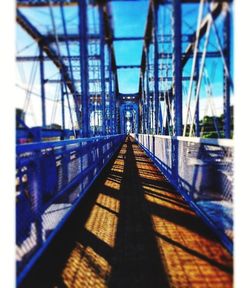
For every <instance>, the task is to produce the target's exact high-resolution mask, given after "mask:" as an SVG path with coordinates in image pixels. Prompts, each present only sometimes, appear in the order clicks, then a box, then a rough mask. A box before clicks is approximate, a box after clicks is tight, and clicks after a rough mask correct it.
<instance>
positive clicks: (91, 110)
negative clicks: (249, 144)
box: [16, 0, 233, 284]
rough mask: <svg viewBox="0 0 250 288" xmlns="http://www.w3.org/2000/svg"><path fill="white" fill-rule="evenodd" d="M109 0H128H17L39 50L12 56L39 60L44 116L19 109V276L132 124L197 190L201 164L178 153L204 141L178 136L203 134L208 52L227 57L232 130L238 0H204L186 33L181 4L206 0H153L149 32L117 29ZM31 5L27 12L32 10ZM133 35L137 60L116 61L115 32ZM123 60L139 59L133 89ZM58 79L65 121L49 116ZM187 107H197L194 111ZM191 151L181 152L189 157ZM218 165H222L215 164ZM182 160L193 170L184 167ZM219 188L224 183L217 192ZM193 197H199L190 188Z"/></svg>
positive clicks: (172, 173) (170, 173)
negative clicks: (41, 11)
mask: <svg viewBox="0 0 250 288" xmlns="http://www.w3.org/2000/svg"><path fill="white" fill-rule="evenodd" d="M112 1H126V0H107V1H101V0H53V1H47V0H17V14H16V21H17V23H18V25H19V26H20V27H21V28H22V29H23V30H24V31H25V32H27V34H28V35H29V36H30V37H31V38H32V40H33V41H34V42H35V43H36V45H37V47H38V51H39V53H38V55H25V54H22V55H19V54H18V55H17V57H16V60H17V63H18V64H20V63H24V64H26V65H28V64H30V63H38V64H39V66H38V67H39V89H40V92H39V97H40V99H41V106H40V107H39V108H40V110H41V115H42V117H41V123H40V125H34V126H29V125H27V123H26V121H25V113H26V111H21V114H19V115H17V117H16V119H17V133H16V136H17V155H16V156H17V194H16V199H17V246H18V251H19V252H18V253H19V255H18V271H17V272H18V275H19V276H18V284H19V283H21V282H22V279H23V278H24V277H25V275H26V274H27V273H28V272H29V269H30V268H31V267H32V265H33V264H34V263H35V261H36V259H37V257H39V255H40V254H39V253H41V251H43V250H44V249H45V248H46V245H48V243H49V241H50V239H52V238H53V235H55V234H56V233H57V231H58V229H60V227H61V226H62V223H63V221H65V219H66V218H65V215H70V213H71V212H72V209H74V207H75V205H77V203H78V201H80V199H81V198H82V196H83V195H84V194H85V192H86V191H87V189H88V188H89V187H90V185H91V184H92V183H93V181H94V179H96V177H97V176H98V175H99V173H100V171H101V170H102V169H103V167H104V166H105V165H106V163H107V161H108V160H109V159H110V158H111V156H112V155H114V152H115V151H116V150H117V149H118V147H119V145H120V144H121V143H122V141H123V140H124V139H125V135H126V134H128V133H134V137H135V138H136V139H137V141H138V142H139V143H140V144H141V145H142V147H143V148H144V149H145V150H146V151H147V153H148V154H149V156H150V157H152V159H153V161H154V162H155V163H156V164H157V165H158V166H159V167H160V168H161V169H162V171H163V170H164V171H163V173H165V175H166V176H167V177H168V178H169V179H170V180H171V182H172V183H173V184H174V185H175V186H176V188H177V189H179V190H181V191H182V190H185V189H184V188H185V185H186V186H188V187H189V190H188V193H191V188H193V187H191V186H192V183H191V182H192V179H191V178H190V175H191V174H192V173H191V172H193V170H192V169H194V167H195V169H196V170H197V169H198V168H197V167H196V166H197V165H196V164H195V165H196V166H195V165H193V166H192V167H191V168H190V167H186V166H185V165H184V164H183V163H182V161H181V160H180V159H179V158H178V156H179V153H180V151H181V152H182V153H184V152H183V151H186V150H187V151H191V152H192V151H194V149H193V150H192V149H191V148H192V147H193V146H195V145H196V146H197V147H198V146H199V145H198V144H197V143H200V142H199V141H200V138H195V139H196V140H194V138H189V139H192V141H194V142H193V143H196V144H192V143H191V142H189V140H187V139H186V138H185V139H184V138H183V139H182V138H178V137H179V136H188V135H189V136H196V137H201V136H202V129H203V128H204V127H203V126H202V123H201V121H200V112H201V111H200V102H201V97H200V94H201V93H200V86H201V83H203V82H202V81H204V82H205V84H206V87H207V91H208V92H207V94H208V95H209V97H211V94H212V93H211V85H212V84H213V83H211V82H212V81H211V79H212V75H207V74H208V73H207V71H206V69H205V68H206V63H207V62H206V61H208V60H209V59H210V60H211V59H220V61H222V62H223V71H222V73H223V95H222V96H223V108H224V109H223V131H219V129H218V123H217V121H218V119H217V118H216V117H214V126H215V129H216V131H217V134H218V137H219V138H220V137H222V134H224V138H228V139H229V138H231V133H232V115H231V113H232V110H231V96H232V93H233V80H232V79H233V77H232V73H231V71H232V63H231V60H232V45H231V34H232V1H226V0H225V1H219V0H217V1H210V0H209V1H207V4H206V9H204V10H203V13H202V14H201V15H202V17H201V19H200V23H198V21H197V23H198V24H197V27H196V29H195V30H192V32H190V33H186V32H185V33H184V31H182V26H183V23H184V20H185V15H184V14H183V7H184V6H185V5H187V4H189V3H192V4H193V5H194V4H195V5H196V8H197V7H198V6H199V7H201V5H202V3H203V2H204V1H200V0H161V1H160V0H150V1H149V9H148V15H147V22H146V29H145V35H144V37H137V36H134V35H129V36H127V37H115V35H114V31H113V26H112V21H111V20H112V17H111V16H112V11H111V5H110V2H112ZM136 1H140V0H136ZM37 7H40V8H44V7H47V8H48V9H49V11H50V15H51V20H52V23H54V25H51V27H50V29H49V31H44V30H42V29H40V27H36V25H35V24H34V21H33V20H32V17H29V15H32V11H33V10H32V9H36V8H37ZM69 7H74V8H75V9H77V16H76V18H77V29H75V30H77V31H75V30H74V31H71V30H70V27H69V25H68V23H67V19H66V17H65V14H67V13H66V12H67V9H68V8H69ZM55 9H59V11H60V14H58V15H60V16H59V17H60V20H61V23H62V28H61V29H60V30H57V27H56V25H55V19H54V12H53V11H54V10H55ZM28 10H30V11H29V12H30V13H27V11H28ZM164 13H165V14H164ZM166 15H168V16H166ZM218 19H220V20H221V19H222V21H218ZM53 21H54V22H53ZM164 21H168V25H165V26H164V25H163V22H164ZM217 22H219V23H217ZM164 23H165V22H164ZM218 25H220V27H219V29H218ZM221 26H223V27H221ZM162 27H163V28H162ZM210 29H211V30H212V31H213V33H214V34H213V35H214V36H213V37H214V39H216V45H215V46H216V49H215V50H214V49H211V47H210V48H207V47H209V46H207V47H206V39H207V38H208V37H209V33H210ZM221 31H223V32H222V33H221ZM137 40H143V51H142V56H141V63H140V65H134V64H130V63H127V64H126V65H117V64H116V58H115V51H114V41H137ZM51 64H52V65H54V67H56V69H57V71H58V75H59V76H58V77H57V78H53V77H48V73H47V72H48V71H47V70H48V68H47V67H48V65H51ZM190 67H192V68H191V69H190ZM126 68H127V69H133V68H140V80H139V87H138V92H137V93H134V94H122V93H120V91H119V83H118V72H117V71H118V69H126ZM184 84H185V85H186V84H188V85H189V87H190V89H189V91H188V93H187V95H185V96H187V98H188V96H190V97H192V96H193V94H194V96H195V100H194V101H193V102H192V101H191V100H190V103H189V104H187V107H186V106H185V103H184V92H185V89H184V88H185V85H184ZM53 85H54V86H56V85H58V87H59V97H58V99H59V100H58V102H59V103H60V115H61V123H60V125H58V124H57V125H55V123H52V122H49V120H48V107H47V104H46V103H47V100H48V93H47V91H48V87H52V86H53ZM54 86H53V87H54ZM193 87H194V88H193ZM32 93H33V94H35V93H34V92H32V91H31V90H29V89H27V95H29V96H30V95H31V94H32ZM192 103H194V104H192ZM192 105H193V106H192ZM191 106H192V107H191ZM186 110H187V117H186V118H185V115H184V114H185V113H184V112H186ZM189 110H190V111H189ZM191 110H192V111H193V117H191V118H192V119H191V120H190V119H189V118H188V117H189V114H191ZM188 111H189V112H190V113H189V112H188ZM66 116H67V117H68V118H70V123H71V124H70V125H71V126H70V127H69V125H67V123H66V122H67V121H66V118H67V117H66ZM185 121H186V122H185ZM221 132H223V133H221ZM159 135H165V136H159ZM166 135H167V136H166ZM157 137H158V138H157ZM161 137H162V138H161ZM164 137H167V138H164ZM197 139H198V140H197ZM190 141H191V140H190ZM202 141H203V140H201V142H202ZM183 143H184V144H183ZM190 143H191V144H190ZM202 143H203V144H204V145H203V144H200V146H202V147H201V148H200V146H199V147H198V148H199V149H201V150H202V151H203V150H204V149H205V150H206V147H205V146H206V145H207V146H209V145H210V144H211V143H210V142H209V141H208V142H206V141H205V142H204V141H203V142H202ZM214 143H215V142H213V143H212V144H211V145H210V146H211V147H212V148H211V147H210V146H209V147H210V148H211V151H212V152H211V151H209V153H210V152H211V154H212V153H218V151H219V152H220V153H224V152H225V151H226V150H228V151H226V152H225V153H224V154H225V155H224V154H223V157H224V158H227V157H228V158H230V157H231V158H232V155H231V154H232V151H231V150H232V149H231V146H230V145H229V146H230V148H227V149H224V148H223V147H220V146H223V145H217V144H214ZM157 145H158V146H157ZM161 145H163V146H164V145H165V146H164V147H165V148H164V151H165V152H164V153H165V154H164V153H163V152H162V151H163V150H160V148H159V147H163V146H161ZM192 145H193V146H192ZM186 147H187V149H186ZM190 147H191V148H190ZM204 147H205V148H204ZM198 148H197V149H198ZM185 149H186V150H185ZM214 151H215V152H214ZM221 151H222V152H221ZM223 151H224V152H223ZM205 152H206V153H208V152H207V151H205ZM157 153H158V154H159V155H158V154H157ZM160 153H163V154H160ZM167 153H169V154H167ZM199 153H201V152H200V150H199ZM202 153H203V152H202ZM187 154H188V152H187ZM227 154H228V155H229V156H228V155H227ZM185 155H186V154H185ZM206 155H207V154H206ZM189 156H190V155H186V156H185V157H186V158H187V161H189ZM192 156H194V155H193V154H192ZM217 156H218V155H217ZM202 157H203V154H202ZM202 157H201V158H202ZM206 157H207V158H206V159H205V160H204V159H203V158H204V157H203V158H202V161H203V160H204V163H205V166H206V167H205V168H204V169H205V170H206V169H207V170H206V171H208V170H209V169H210V168H209V169H208V168H207V167H208V166H209V165H210V164H211V163H212V162H213V163H212V164H211V165H212V166H213V167H214V166H216V165H217V166H220V167H219V168H221V166H223V165H222V164H223V163H219V161H220V159H224V158H223V157H218V159H219V160H218V159H217V158H216V160H213V159H214V158H213V157H212V156H211V157H210V156H209V157H210V158H211V159H212V158H213V159H212V160H213V161H212V160H211V159H210V158H209V157H208V156H206ZM194 158H195V157H193V158H192V160H193V159H194ZM197 158H198V156H197ZM208 158H209V159H208ZM231 158H230V159H231ZM196 160H197V159H196ZM210 160H211V161H210ZM227 160H228V159H227ZM168 161H170V162H171V163H169V165H167V164H166V163H167V162H168ZM209 161H210V162H209ZM216 161H217V162H216ZM223 161H224V160H223ZM224 162H225V163H224V164H225V165H224V166H226V169H227V170H226V172H227V174H228V175H229V174H230V173H231V172H232V167H231V164H230V163H228V162H226V160H225V161H224ZM229 162H230V161H229ZM187 166H188V165H187ZM217 166H216V169H217ZM224 166H223V167H224ZM209 167H210V166H209ZM219 168H218V171H217V170H216V171H217V172H218V174H219V173H220V172H219ZM185 169H190V171H191V170H192V171H191V172H190V173H189V174H188V173H187V174H188V175H186V174H185V173H186V172H185V171H186V170H185ZM202 169H203V168H202ZM217 172H216V173H217ZM181 173H182V174H181ZM197 173H198V172H197ZM199 173H200V172H199ZM229 176H231V174H230V175H229ZM220 177H221V178H220V179H222V180H221V181H224V182H225V183H226V184H227V187H228V186H230V185H231V186H232V182H230V181H229V180H228V178H227V177H226V176H225V175H222V176H221V175H220ZM189 178H190V179H189ZM178 179H181V180H180V181H179V180H178ZM204 179H205V178H204ZM224 182H223V183H224ZM228 183H229V184H228ZM231 186H230V189H229V190H230V191H229V192H228V194H227V195H226V196H225V193H224V194H223V192H222V195H224V196H225V198H226V200H230V201H231V200H232V197H231ZM190 187H191V188H190ZM219 188H220V189H222V188H223V189H224V187H222V188H221V186H220V187H219ZM220 189H218V191H219V192H218V193H221V190H220ZM223 189H222V190H223ZM196 192H197V191H196ZM198 192H199V191H198ZM198 192H197V193H198ZM188 201H189V202H192V201H195V199H191V200H190V197H188ZM53 207H56V208H58V209H61V208H62V209H63V210H65V214H63V215H62V214H60V215H59V216H58V215H55V218H56V219H57V220H56V221H57V224H56V225H55V227H53V229H49V228H48V227H49V225H50V223H49V220H48V216H47V214H49V213H50V210H51V209H52V208H53ZM52 210H53V209H52ZM32 237H33V238H32ZM27 239H29V240H27ZM27 241H28V242H29V243H31V245H30V246H29V245H28V246H29V247H28V250H27V249H26V248H25V246H26V244H25V243H26V242H27ZM226 242H227V240H226ZM227 243H228V242H227ZM228 245H229V246H230V245H231V244H228ZM230 249H231V246H230Z"/></svg>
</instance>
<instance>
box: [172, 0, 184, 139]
mask: <svg viewBox="0 0 250 288" xmlns="http://www.w3.org/2000/svg"><path fill="white" fill-rule="evenodd" d="M172 5H173V12H172V13H173V17H172V18H173V23H172V29H173V51H174V53H173V55H174V57H173V78H174V79H173V80H174V81H173V83H174V84H173V97H174V135H175V136H181V135H182V63H181V3H180V0H176V1H173V4H172Z"/></svg>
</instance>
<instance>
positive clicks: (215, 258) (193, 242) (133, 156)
mask: <svg viewBox="0 0 250 288" xmlns="http://www.w3.org/2000/svg"><path fill="white" fill-rule="evenodd" d="M102 177H104V176H103V175H102ZM93 189H94V190H93V191H95V192H92V191H91V192H92V196H91V197H92V198H91V199H87V200H86V201H85V204H86V205H88V207H87V208H86V207H85V208H83V207H82V208H81V209H82V210H81V211H80V212H79V213H78V216H77V217H78V218H77V219H78V220H76V221H75V222H74V221H73V222H72V221H71V224H70V225H69V224H68V228H67V229H68V232H67V236H66V238H65V237H64V240H62V239H61V240H60V241H61V242H62V243H61V244H60V245H59V246H60V247H59V246H58V244H57V246H56V247H54V248H53V249H52V248H51V251H52V252H49V253H50V255H49V254H47V255H45V256H44V257H47V258H48V257H50V259H47V261H46V259H45V260H44V261H45V262H46V264H43V266H40V268H39V269H37V271H38V270H39V271H41V269H42V270H43V273H44V274H43V276H42V278H41V277H40V280H37V281H40V282H37V284H36V287H43V288H45V287H54V288H56V287H58V288H61V287H75V288H80V287H117V288H118V287H119V288H120V287H136V288H137V287H138V288H139V287H152V288H153V287H154V288H155V287H175V288H178V287H183V288H189V287H194V288H198V287H211V288H219V287H223V288H227V287H232V274H233V271H232V270H233V268H232V266H233V265H232V262H233V261H232V257H231V255H230V254H229V253H228V252H227V251H226V250H225V249H224V248H223V247H222V245H221V244H220V243H219V242H218V241H217V239H216V238H215V237H214V236H213V234H212V233H211V232H210V230H209V229H208V228H207V227H206V226H205V224H204V223H203V222H202V220H201V219H200V218H198V217H197V216H196V215H195V213H194V212H193V211H192V210H191V209H190V208H189V206H188V205H187V204H186V203H185V202H184V200H183V199H182V197H181V196H179V195H178V194H177V193H176V192H175V191H174V189H173V188H172V187H171V186H170V184H169V183H168V182H167V181H166V180H165V178H164V177H163V176H162V175H161V173H160V172H159V170H158V169H157V168H156V167H155V166H154V165H153V163H152V162H151V160H150V159H149V158H148V157H147V156H146V155H145V153H144V152H143V151H142V150H141V148H139V146H138V145H137V144H136V143H134V142H133V140H132V138H131V139H127V140H126V142H125V143H124V144H123V146H122V148H121V150H120V151H119V154H118V156H117V157H116V159H115V160H114V161H113V163H112V164H111V165H109V167H107V169H106V171H105V178H103V179H102V181H100V180H99V183H97V184H95V185H94V187H93ZM84 200H85V199H84ZM81 215H82V219H80V220H79V217H80V218H81ZM64 233H66V232H64ZM51 253H52V254H53V253H54V255H51ZM44 257H43V258H44ZM58 262H60V264H58ZM49 267H50V268H49ZM55 267H56V269H55ZM55 271H56V275H54V273H55ZM36 273H38V272H36ZM46 275H47V277H46ZM36 276H37V275H35V274H34V273H33V276H32V277H33V280H34V279H39V278H36ZM41 279H42V280H41ZM48 279H49V280H48ZM34 281H35V280H34ZM41 281H42V283H41ZM34 283H35V282H34ZM38 283H40V285H41V286H39V285H38ZM25 287H29V285H27V283H26V286H25ZM31 287H32V285H31ZM33 287H35V286H33Z"/></svg>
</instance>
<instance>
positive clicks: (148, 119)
mask: <svg viewBox="0 0 250 288" xmlns="http://www.w3.org/2000/svg"><path fill="white" fill-rule="evenodd" d="M145 57H146V95H147V96H146V97H147V101H146V102H147V113H146V119H147V120H146V121H147V133H148V134H150V102H149V98H150V89H149V47H146V48H145Z"/></svg>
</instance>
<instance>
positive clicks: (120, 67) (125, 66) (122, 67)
mask: <svg viewBox="0 0 250 288" xmlns="http://www.w3.org/2000/svg"><path fill="white" fill-rule="evenodd" d="M116 68H117V69H134V68H141V65H117V66H116Z"/></svg>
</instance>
